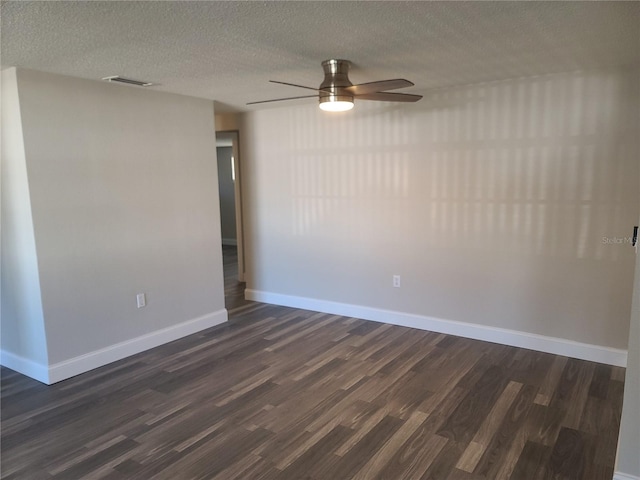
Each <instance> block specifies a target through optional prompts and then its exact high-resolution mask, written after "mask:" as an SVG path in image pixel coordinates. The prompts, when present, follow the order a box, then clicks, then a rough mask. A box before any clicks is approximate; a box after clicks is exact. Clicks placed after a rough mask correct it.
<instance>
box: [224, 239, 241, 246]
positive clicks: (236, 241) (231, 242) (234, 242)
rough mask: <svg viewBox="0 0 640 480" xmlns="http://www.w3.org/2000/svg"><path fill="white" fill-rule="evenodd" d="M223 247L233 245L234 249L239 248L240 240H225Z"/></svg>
mask: <svg viewBox="0 0 640 480" xmlns="http://www.w3.org/2000/svg"><path fill="white" fill-rule="evenodd" d="M222 245H233V246H234V247H237V246H238V240H236V239H235V238H223V239H222Z"/></svg>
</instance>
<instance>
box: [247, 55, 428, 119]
mask: <svg viewBox="0 0 640 480" xmlns="http://www.w3.org/2000/svg"><path fill="white" fill-rule="evenodd" d="M350 66H351V62H349V61H348V60H335V59H331V60H325V61H324V62H322V69H323V70H324V80H323V81H322V83H321V84H320V86H319V87H318V88H313V87H305V86H304V85H296V84H295V83H287V82H279V81H277V80H269V81H270V82H271V83H279V84H281V85H289V86H291V87H298V88H305V89H307V90H315V91H316V92H317V93H315V94H313V95H303V96H300V97H287V98H277V99H274V100H262V101H259V102H249V103H247V105H255V104H257V103H269V102H281V101H283V100H296V99H299V98H314V97H316V98H318V100H319V102H320V108H321V109H322V110H325V111H329V112H343V111H346V110H351V109H352V108H353V100H354V98H357V99H359V100H375V101H379V102H417V101H418V100H420V99H421V98H422V95H412V94H408V93H391V92H387V90H396V89H398V88H405V87H412V86H413V83H412V82H410V81H409V80H405V79H403V78H396V79H392V80H379V81H377V82H369V83H361V84H359V85H354V84H353V83H351V80H349V76H348V75H349V67H350Z"/></svg>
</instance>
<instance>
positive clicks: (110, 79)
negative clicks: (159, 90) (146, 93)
mask: <svg viewBox="0 0 640 480" xmlns="http://www.w3.org/2000/svg"><path fill="white" fill-rule="evenodd" d="M102 80H106V81H107V82H120V83H128V84H129V85H137V86H138V87H150V86H151V85H153V83H151V82H141V81H140V80H132V79H130V78H124V77H121V76H120V75H114V76H112V77H104V78H103V79H102Z"/></svg>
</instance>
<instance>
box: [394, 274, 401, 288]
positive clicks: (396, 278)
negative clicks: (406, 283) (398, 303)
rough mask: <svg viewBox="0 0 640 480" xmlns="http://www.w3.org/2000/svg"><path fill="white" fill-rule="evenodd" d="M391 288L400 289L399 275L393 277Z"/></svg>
mask: <svg viewBox="0 0 640 480" xmlns="http://www.w3.org/2000/svg"><path fill="white" fill-rule="evenodd" d="M393 286H394V287H395V288H400V275H394V276H393Z"/></svg>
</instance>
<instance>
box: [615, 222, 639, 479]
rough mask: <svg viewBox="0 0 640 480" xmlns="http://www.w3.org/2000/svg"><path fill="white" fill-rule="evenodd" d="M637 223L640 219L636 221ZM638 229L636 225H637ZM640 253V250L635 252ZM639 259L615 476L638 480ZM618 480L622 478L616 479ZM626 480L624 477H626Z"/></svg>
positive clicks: (637, 259)
mask: <svg viewBox="0 0 640 480" xmlns="http://www.w3.org/2000/svg"><path fill="white" fill-rule="evenodd" d="M638 222H640V219H638ZM638 225H640V223H638ZM638 250H640V248H639V249H638ZM639 447H640V256H636V272H635V285H634V287H633V306H632V309H631V328H630V329H629V358H628V362H627V372H626V376H625V381H624V404H623V408H622V419H621V421H620V439H619V441H618V462H617V465H616V473H624V474H626V475H628V476H631V477H632V478H633V477H635V478H640V456H639V455H638V449H639ZM617 478H620V479H621V480H622V479H623V478H624V477H621V476H620V477H616V479H617ZM627 478H628V477H627Z"/></svg>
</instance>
